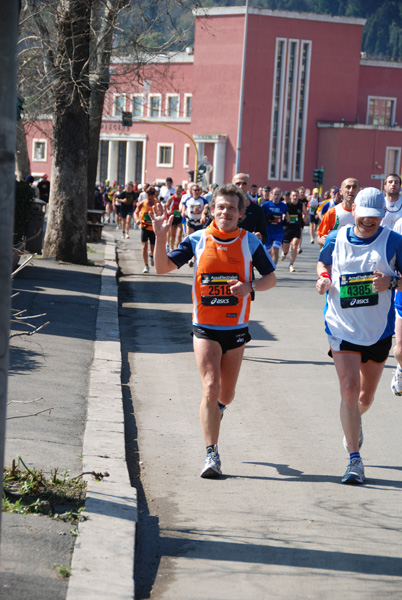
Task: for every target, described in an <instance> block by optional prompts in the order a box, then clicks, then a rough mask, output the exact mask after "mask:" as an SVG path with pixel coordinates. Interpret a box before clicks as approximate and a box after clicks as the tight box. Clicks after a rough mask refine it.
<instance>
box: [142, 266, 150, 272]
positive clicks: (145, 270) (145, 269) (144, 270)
mask: <svg viewBox="0 0 402 600" xmlns="http://www.w3.org/2000/svg"><path fill="white" fill-rule="evenodd" d="M142 272H143V273H149V266H148V265H145V267H144V268H143V270H142Z"/></svg>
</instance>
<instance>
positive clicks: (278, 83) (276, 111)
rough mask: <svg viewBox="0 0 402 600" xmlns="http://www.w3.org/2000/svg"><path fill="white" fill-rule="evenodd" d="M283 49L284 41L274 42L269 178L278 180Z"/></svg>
mask: <svg viewBox="0 0 402 600" xmlns="http://www.w3.org/2000/svg"><path fill="white" fill-rule="evenodd" d="M285 47H286V40H282V39H277V40H276V56H275V74H274V89H273V94H274V98H273V103H272V124H271V159H270V169H269V178H270V179H278V171H279V148H280V139H281V123H282V104H283V87H284V79H285Z"/></svg>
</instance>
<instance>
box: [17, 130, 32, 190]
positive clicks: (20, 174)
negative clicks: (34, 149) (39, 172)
mask: <svg viewBox="0 0 402 600" xmlns="http://www.w3.org/2000/svg"><path fill="white" fill-rule="evenodd" d="M15 162H16V171H17V179H18V180H19V181H25V178H26V177H28V175H30V174H31V165H30V162H29V156H28V148H27V139H26V136H25V127H24V121H23V119H20V120H19V121H17V150H16V155H15Z"/></svg>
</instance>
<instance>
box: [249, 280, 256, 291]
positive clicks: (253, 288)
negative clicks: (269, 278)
mask: <svg viewBox="0 0 402 600" xmlns="http://www.w3.org/2000/svg"><path fill="white" fill-rule="evenodd" d="M250 285H251V290H252V291H253V292H256V291H257V286H256V283H255V281H250Z"/></svg>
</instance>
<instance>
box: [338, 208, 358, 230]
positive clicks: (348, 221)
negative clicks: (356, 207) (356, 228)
mask: <svg viewBox="0 0 402 600" xmlns="http://www.w3.org/2000/svg"><path fill="white" fill-rule="evenodd" d="M335 215H336V217H335V225H334V229H340V228H341V227H344V226H345V225H354V224H355V218H354V216H353V214H352V211H349V210H345V209H344V208H343V203H342V202H341V203H340V204H337V205H336V206H335Z"/></svg>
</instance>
